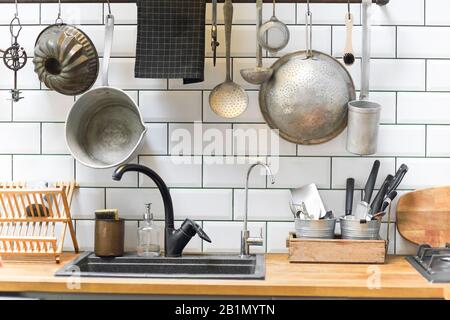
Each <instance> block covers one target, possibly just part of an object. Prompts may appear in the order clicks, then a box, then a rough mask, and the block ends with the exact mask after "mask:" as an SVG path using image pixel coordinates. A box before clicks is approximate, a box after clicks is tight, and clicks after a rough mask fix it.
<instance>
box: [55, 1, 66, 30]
mask: <svg viewBox="0 0 450 320" xmlns="http://www.w3.org/2000/svg"><path fill="white" fill-rule="evenodd" d="M63 23H64V22H63V19H62V18H61V0H58V16H57V17H56V20H55V24H63Z"/></svg>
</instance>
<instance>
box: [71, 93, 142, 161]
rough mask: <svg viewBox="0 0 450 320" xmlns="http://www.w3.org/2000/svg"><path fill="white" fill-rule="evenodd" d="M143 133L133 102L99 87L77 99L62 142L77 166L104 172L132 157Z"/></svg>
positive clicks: (137, 109)
mask: <svg viewBox="0 0 450 320" xmlns="http://www.w3.org/2000/svg"><path fill="white" fill-rule="evenodd" d="M146 131H147V129H146V126H145V124H144V121H143V119H142V116H141V113H140V111H139V108H138V106H137V105H136V104H135V102H134V101H133V99H131V98H130V97H129V96H128V95H127V94H126V93H125V92H124V91H122V90H120V89H116V88H112V87H100V88H96V89H94V90H91V91H89V92H88V93H86V94H84V95H83V96H81V97H80V98H79V99H78V100H77V101H76V102H75V104H74V106H73V107H72V109H71V110H70V112H69V115H68V117H67V122H66V142H67V146H68V148H69V150H70V152H71V153H72V155H73V156H74V157H75V159H76V160H78V161H79V162H80V163H82V164H84V165H86V166H88V167H91V168H96V169H105V168H111V167H116V166H118V165H121V164H123V163H125V162H128V161H129V160H131V159H133V158H134V157H136V156H137V154H138V152H139V150H140V148H141V146H142V144H143V139H144V136H145V133H146Z"/></svg>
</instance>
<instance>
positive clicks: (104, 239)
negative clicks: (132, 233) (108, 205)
mask: <svg viewBox="0 0 450 320" xmlns="http://www.w3.org/2000/svg"><path fill="white" fill-rule="evenodd" d="M124 236H125V220H123V219H119V220H107V219H97V220H95V245H94V246H95V255H96V256H98V257H120V256H123V253H124V242H125V241H124V238H125V237H124Z"/></svg>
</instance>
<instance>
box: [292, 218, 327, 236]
mask: <svg viewBox="0 0 450 320" xmlns="http://www.w3.org/2000/svg"><path fill="white" fill-rule="evenodd" d="M335 227H336V219H324V220H306V219H295V233H296V236H297V238H306V239H333V238H334V229H335Z"/></svg>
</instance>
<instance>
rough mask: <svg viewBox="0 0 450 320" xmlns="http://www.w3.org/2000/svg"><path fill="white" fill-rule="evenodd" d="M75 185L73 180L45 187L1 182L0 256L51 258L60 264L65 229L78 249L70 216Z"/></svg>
mask: <svg viewBox="0 0 450 320" xmlns="http://www.w3.org/2000/svg"><path fill="white" fill-rule="evenodd" d="M75 188H76V184H75V182H71V183H57V184H55V186H54V187H52V188H45V189H26V186H25V184H24V183H0V256H4V257H17V256H33V257H54V258H55V260H56V262H57V263H59V262H60V258H61V253H62V248H63V243H64V239H65V234H66V231H67V228H68V229H69V232H70V235H71V237H72V242H73V246H74V249H75V252H78V243H77V240H76V237H75V230H74V227H73V223H72V218H71V215H70V203H71V200H72V196H73V192H74V189H75Z"/></svg>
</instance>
